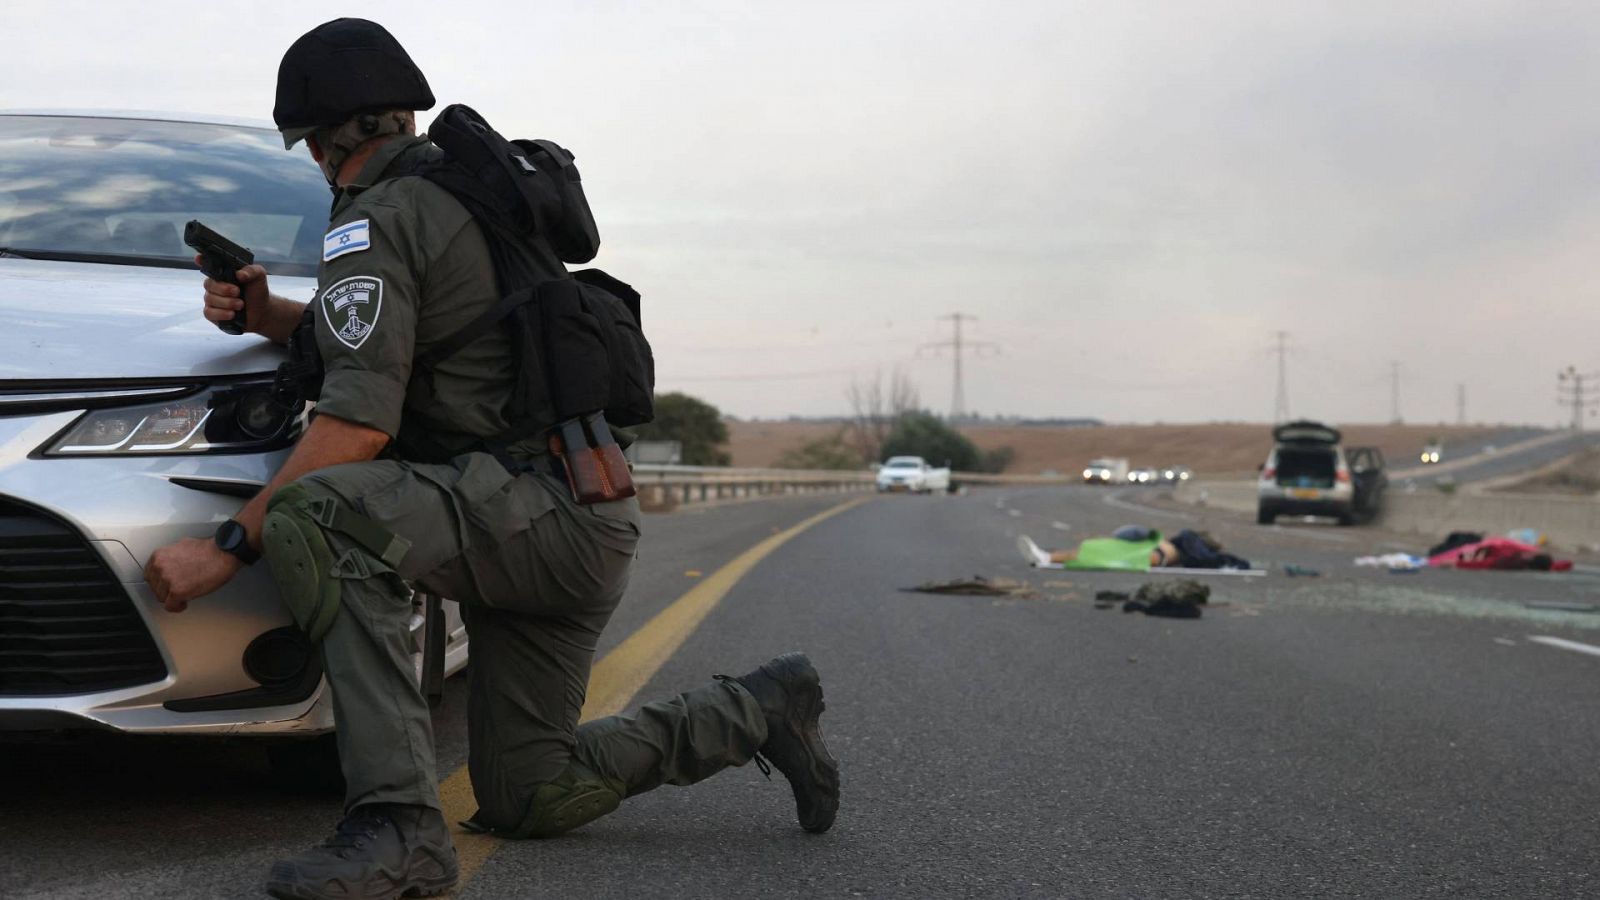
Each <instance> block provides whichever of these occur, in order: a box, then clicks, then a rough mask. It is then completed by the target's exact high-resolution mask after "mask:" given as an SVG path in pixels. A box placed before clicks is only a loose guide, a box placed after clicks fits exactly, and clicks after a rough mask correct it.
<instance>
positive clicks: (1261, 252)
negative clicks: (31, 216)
mask: <svg viewBox="0 0 1600 900" xmlns="http://www.w3.org/2000/svg"><path fill="white" fill-rule="evenodd" d="M337 15H363V16H367V17H370V18H375V19H377V20H378V21H381V22H383V23H384V24H385V25H386V26H387V27H388V28H389V29H390V30H391V31H393V32H394V33H395V35H396V36H397V37H398V38H399V39H400V41H401V42H402V43H403V44H405V46H406V47H407V49H408V50H409V51H410V52H411V54H412V56H413V57H414V58H415V59H416V60H417V62H418V64H419V65H421V66H422V68H423V70H424V71H425V72H426V73H427V75H428V78H429V80H430V81H431V82H432V85H433V88H434V92H435V94H436V95H437V96H438V97H439V100H440V103H441V105H443V104H447V103H452V102H464V103H468V104H469V105H472V106H474V107H476V108H477V109H478V110H479V111H480V112H482V113H483V114H484V115H485V116H486V117H487V118H488V119H489V120H490V121H491V122H493V123H494V124H495V125H496V127H498V128H499V129H500V130H501V131H503V132H506V133H508V134H511V135H514V136H527V137H548V138H552V139H555V140H557V141H560V142H561V143H563V144H564V145H566V146H568V147H570V148H572V149H573V150H574V152H576V153H577V155H578V161H579V163H580V166H581V167H582V169H583V173H584V177H585V183H586V185H587V187H588V191H589V195H590V200H591V203H592V205H593V207H594V209H595V213H596V216H597V218H598V219H599V222H600V226H601V233H602V235H603V237H604V239H605V249H604V250H603V251H602V253H601V256H600V258H599V260H598V261H597V262H598V264H600V265H603V266H604V267H606V268H607V269H609V270H611V271H613V272H614V273H615V274H617V275H619V276H621V277H622V278H624V279H625V280H627V281H630V282H632V283H634V284H635V285H636V286H638V287H639V288H640V289H641V290H642V291H643V293H644V294H645V298H646V303H647V306H646V313H645V316H646V319H645V322H646V327H647V331H648V332H649V334H650V335H651V338H652V341H653V342H654V344H655V346H656V350H657V356H658V364H659V380H660V387H661V388H662V389H682V390H686V391H689V392H691V393H695V394H698V395H701V396H704V397H706V398H707V399H709V400H711V401H713V402H715V403H717V404H718V405H720V406H721V407H723V409H725V410H727V411H729V412H732V413H735V414H739V415H746V416H749V415H760V416H778V415H787V414H790V413H798V414H807V415H810V414H822V413H831V412H840V411H843V410H845V409H846V406H847V404H846V401H845V396H844V395H845V388H846V386H847V384H848V383H849V382H850V380H851V379H852V378H853V377H862V376H871V374H872V373H873V372H874V371H876V370H880V369H881V370H883V371H888V370H890V369H892V368H893V367H895V366H903V367H904V368H905V371H906V372H907V373H908V374H909V375H910V376H911V378H912V379H913V380H914V381H915V382H916V383H917V384H918V385H919V387H920V388H921V390H922V396H923V398H924V400H925V402H927V403H928V405H930V406H932V407H934V408H935V409H939V410H943V409H945V408H946V407H947V406H948V404H949V396H950V362H949V358H948V356H945V357H935V356H933V355H931V354H930V353H926V352H925V353H923V354H922V355H921V356H919V355H918V352H917V351H918V347H919V346H920V345H922V344H925V343H927V342H932V341H938V340H941V339H945V338H947V337H948V334H949V330H948V329H949V326H948V323H940V322H939V321H938V320H937V317H939V316H941V315H944V314H946V313H949V312H953V311H956V310H960V311H963V312H967V313H972V314H975V315H977V316H978V317H979V321H978V322H976V323H974V324H972V325H970V326H969V327H968V333H969V336H970V337H972V338H974V339H978V340H984V341H990V342H993V343H994V344H996V345H998V348H999V349H998V354H997V355H993V356H986V357H982V358H978V357H973V358H970V359H969V360H968V364H967V376H968V377H967V390H966V395H967V401H968V406H969V407H971V408H973V409H976V410H978V411H981V412H984V413H996V412H1005V413H1021V414H1027V415H1037V416H1043V415H1095V416H1101V417H1104V418H1107V419H1110V420H1114V421H1152V420H1162V421H1188V420H1208V419H1247V420H1264V419H1267V418H1269V416H1270V414H1271V412H1272V403H1273V393H1274V386H1275V378H1276V376H1275V366H1274V361H1273V358H1272V356H1271V355H1270V354H1269V353H1268V347H1269V344H1270V341H1271V333H1272V332H1273V331H1275V330H1277V329H1280V328H1281V329H1284V330H1287V331H1289V332H1291V333H1292V335H1293V337H1292V341H1291V343H1292V346H1293V351H1292V355H1291V356H1290V360H1289V367H1290V401H1291V406H1292V409H1293V411H1294V412H1295V413H1296V414H1305V415H1315V416H1325V417H1328V418H1331V419H1335V420H1341V421H1378V420H1384V419H1387V418H1388V416H1389V380H1388V370H1389V361H1390V360H1391V359H1399V360H1401V361H1402V362H1403V364H1404V369H1403V376H1402V383H1401V390H1402V412H1403V413H1404V414H1405V416H1406V418H1407V419H1410V420H1418V421H1441V420H1450V421H1454V418H1455V390H1456V384H1457V383H1465V384H1466V385H1467V391H1468V401H1469V414H1470V416H1471V418H1473V419H1477V420H1489V421H1516V422H1537V423H1544V424H1549V423H1553V422H1555V421H1556V420H1558V419H1559V418H1560V416H1561V411H1560V410H1559V409H1557V407H1556V406H1555V399H1554V395H1555V372H1556V370H1557V368H1558V367H1560V366H1563V365H1565V364H1567V363H1569V362H1570V363H1576V364H1578V365H1579V366H1580V367H1589V368H1593V367H1600V365H1597V364H1600V350H1597V347H1596V341H1595V340H1594V337H1595V335H1596V334H1597V333H1600V305H1597V304H1596V303H1595V302H1594V301H1595V294H1596V292H1597V288H1596V287H1595V281H1594V278H1593V277H1592V269H1593V267H1594V265H1595V263H1596V259H1597V254H1596V252H1595V250H1596V249H1597V248H1596V244H1597V240H1600V204H1597V202H1596V201H1597V199H1600V198H1597V194H1600V165H1597V162H1600V101H1597V96H1600V91H1597V87H1600V78H1597V76H1600V53H1597V52H1596V48H1600V6H1596V5H1594V4H1585V3H1573V4H1561V3H1545V4H1540V3H1532V2H1527V0H1522V2H1505V3H1473V2H1461V0H1457V2H1449V3H1395V2H1393V0H1386V2H1381V3H1370V4H1368V3H1357V2H1337V3H1335V2H1329V3H1291V2H1274V3H1260V2H1255V3H1202V2H1184V3H1117V4H1110V3H1070V2H1060V0H1056V2H1039V3H1023V2H1013V3H1004V4H997V3H978V2H967V3H945V2H930V0H920V2H860V3H833V2H808V3H800V4H794V3H765V2H764V3H721V2H698V3H688V2H682V3H673V2H656V3H648V4H646V3H639V4H628V3H604V2H583V3H577V2H564V3H538V2H526V0H525V2H519V3H496V2H490V0H478V2H474V3H433V4H420V3H393V2H391V3H385V4H381V5H380V4H375V3H366V4H347V5H344V6H342V7H341V6H339V5H337V4H328V3H307V2H286V0H274V2H254V3H248V4H246V3H231V2H213V3H203V4H197V3H183V4H174V3H162V2H155V3H141V4H132V3H78V2H66V0H52V2H32V0H24V2H19V0H7V2H6V3H5V4H4V5H3V7H0V35H3V37H0V50H3V52H0V107H13V108H14V107H96V108H136V109H157V110H174V111H191V112H209V113H229V114H236V115H243V116H250V117H256V118H263V119H265V118H269V117H270V115H271V109H272V94H273V82H274V78H275V75H276V72H277V65H278V60H279V58H280V56H281V55H282V52H283V50H284V49H285V48H286V47H287V46H288V44H289V43H290V42H291V41H292V40H293V39H294V38H295V37H297V36H298V35H299V34H301V33H303V32H304V31H306V30H308V29H310V28H311V27H313V26H315V25H316V24H318V23H319V22H321V21H324V20H325V19H328V18H332V17H334V16H337ZM512 42H516V43H512ZM422 118H423V121H424V122H426V121H428V120H429V118H430V117H429V116H427V115H424V116H423V117H422Z"/></svg>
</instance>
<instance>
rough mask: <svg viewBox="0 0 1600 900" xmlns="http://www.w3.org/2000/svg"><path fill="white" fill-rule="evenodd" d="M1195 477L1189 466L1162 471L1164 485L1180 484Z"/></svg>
mask: <svg viewBox="0 0 1600 900" xmlns="http://www.w3.org/2000/svg"><path fill="white" fill-rule="evenodd" d="M1193 477H1194V472H1193V471H1192V470H1190V468H1189V467H1188V466H1167V467H1166V468H1165V469H1162V470H1161V482H1162V483H1163V484H1180V483H1182V482H1185V481H1188V480H1189V479H1191V478H1193Z"/></svg>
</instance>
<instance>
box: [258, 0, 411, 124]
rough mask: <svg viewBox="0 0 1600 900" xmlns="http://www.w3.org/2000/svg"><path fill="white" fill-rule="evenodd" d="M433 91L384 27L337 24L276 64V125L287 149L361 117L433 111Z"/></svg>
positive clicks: (304, 38)
mask: <svg viewBox="0 0 1600 900" xmlns="http://www.w3.org/2000/svg"><path fill="white" fill-rule="evenodd" d="M433 103H434V100H433V91H432V90H429V88H428V79H426V78H424V77H422V70H421V69H418V68H417V64H416V63H414V62H412V61H411V57H410V56H409V55H407V54H406V51H405V48H404V47H401V46H400V42H399V41H397V40H395V39H394V35H392V34H390V33H389V32H388V31H387V30H386V29H385V28H384V27H383V26H382V25H379V24H378V23H377V22H369V21H367V20H366V19H334V20H333V21H332V22H324V23H323V24H321V25H318V26H317V27H316V28H313V29H311V30H310V31H308V32H306V33H305V34H304V35H301V37H300V39H299V40H297V41H295V42H294V43H293V44H291V45H290V46H289V50H288V52H286V53H284V54H283V62H281V63H279V64H278V98H277V102H276V103H275V104H274V106H273V108H272V120H273V121H274V122H277V123H278V131H280V132H282V133H283V146H284V148H285V149H287V148H290V147H293V146H294V145H295V143H296V142H298V141H299V140H300V139H301V138H304V137H305V136H306V135H308V134H310V133H311V132H312V131H314V130H316V129H318V128H321V127H324V126H329V125H341V124H343V123H344V122H346V121H348V120H349V119H350V118H351V117H352V116H354V115H356V114H357V113H363V112H371V111H376V110H385V109H409V110H418V109H431V108H432V107H433Z"/></svg>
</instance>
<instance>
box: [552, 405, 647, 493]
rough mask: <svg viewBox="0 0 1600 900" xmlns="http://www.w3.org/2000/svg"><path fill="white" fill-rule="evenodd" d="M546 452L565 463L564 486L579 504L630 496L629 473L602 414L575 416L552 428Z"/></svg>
mask: <svg viewBox="0 0 1600 900" xmlns="http://www.w3.org/2000/svg"><path fill="white" fill-rule="evenodd" d="M550 452H551V453H553V454H555V456H556V458H557V459H560V460H561V461H562V462H563V463H565V464H566V470H567V486H568V487H569V488H571V489H572V499H574V500H576V501H577V502H579V503H581V504H585V505H587V504H590V503H603V502H605V501H607V500H621V499H623V498H624V497H632V496H633V495H634V493H635V491H634V487H633V473H632V472H631V471H630V470H629V469H628V461H627V459H625V458H624V457H623V455H622V448H621V447H619V446H617V440H616V438H614V437H612V435H611V426H610V425H607V424H606V417H605V413H602V412H595V413H590V414H589V415H586V416H577V417H575V418H571V419H568V420H566V421H565V422H562V423H561V424H560V425H558V426H556V430H555V432H553V433H552V434H551V435H550Z"/></svg>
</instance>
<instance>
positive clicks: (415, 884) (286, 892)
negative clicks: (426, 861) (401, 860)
mask: <svg viewBox="0 0 1600 900" xmlns="http://www.w3.org/2000/svg"><path fill="white" fill-rule="evenodd" d="M460 880H461V874H460V870H459V869H457V868H456V867H455V866H453V865H452V866H451V867H450V869H449V871H447V872H444V873H442V874H440V875H437V876H434V877H432V878H414V879H410V880H409V883H407V884H405V885H403V886H400V887H399V888H398V893H393V892H392V891H394V890H395V889H393V888H391V889H390V891H387V892H385V891H380V892H378V893H368V894H341V895H339V896H338V897H334V896H333V895H330V894H324V893H321V892H320V891H317V890H315V889H314V888H311V887H308V886H306V885H302V884H293V883H289V882H281V881H280V882H272V881H268V882H267V883H266V890H267V894H268V895H270V896H273V897H277V898H279V900H391V898H400V897H437V896H439V895H440V894H445V893H448V892H449V891H450V889H451V888H453V887H455V886H456V882H458V881H460Z"/></svg>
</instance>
